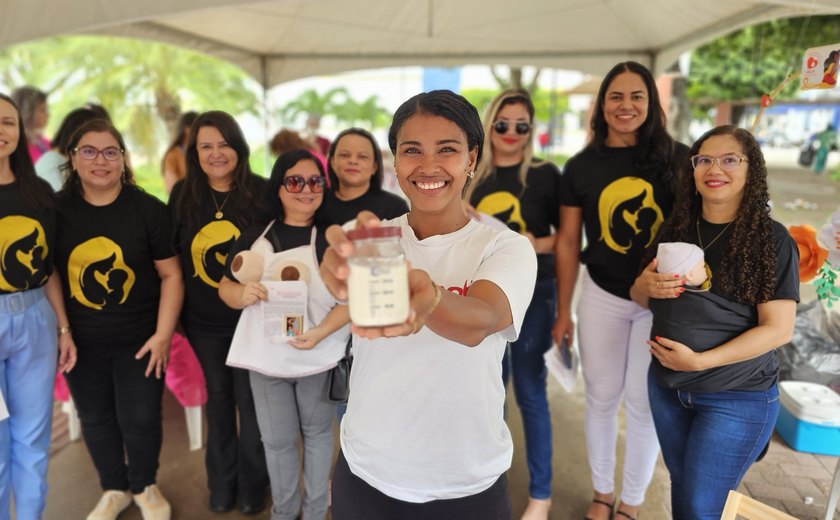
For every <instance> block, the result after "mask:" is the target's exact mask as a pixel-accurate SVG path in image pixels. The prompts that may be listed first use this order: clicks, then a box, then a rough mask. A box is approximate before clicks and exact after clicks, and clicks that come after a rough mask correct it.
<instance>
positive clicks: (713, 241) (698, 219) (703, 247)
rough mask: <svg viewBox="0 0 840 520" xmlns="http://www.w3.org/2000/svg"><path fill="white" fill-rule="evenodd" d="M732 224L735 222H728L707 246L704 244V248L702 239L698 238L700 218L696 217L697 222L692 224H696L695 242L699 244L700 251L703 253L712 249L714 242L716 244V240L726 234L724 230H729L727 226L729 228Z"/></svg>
mask: <svg viewBox="0 0 840 520" xmlns="http://www.w3.org/2000/svg"><path fill="white" fill-rule="evenodd" d="M733 222H735V221H734V220H730V221H729V223H728V224H726V226H724V228H723V229H722V230H721V231H720V233H718V234H717V236H715V238H713V239H712V241H711V242H709V243H708V244H706V245H705V246H704V245H703V239H702V238H700V216H699V215H698V216H697V220H696V221H695V222H694V223H695V224H696V228H697V241H698V242H700V249H702V250H703V251H705V250H706V249H708V248H710V247H712V244H714V243H715V242H717V239H719V238H720V237H721V235H723V234H724V233H726V230H727V229H729V226H731V225H732V223H733Z"/></svg>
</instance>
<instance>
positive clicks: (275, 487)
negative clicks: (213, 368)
mask: <svg viewBox="0 0 840 520" xmlns="http://www.w3.org/2000/svg"><path fill="white" fill-rule="evenodd" d="M325 186H326V177H325V176H324V170H323V166H322V165H321V162H320V161H319V160H318V159H317V158H316V157H315V155H313V154H312V152H310V151H308V150H293V151H289V152H286V153H284V154H283V155H281V156H280V157H279V158H278V159H277V161H276V162H275V163H274V167H273V168H272V170H271V178H270V180H269V182H268V193H267V197H268V200H269V206H270V210H271V213H272V215H273V216H274V220H272V221H271V223H269V225H268V226H258V227H254V228H251V229H249V230H246V231H244V232H243V233H242V235H241V236H240V237H239V239H238V240H237V241H236V244H234V246H233V249H232V250H231V251H230V253H229V255H228V265H227V267H226V269H225V275H224V276H223V277H222V282H221V285H220V286H219V296H220V297H221V298H222V300H223V301H224V302H225V303H226V304H228V305H229V306H230V307H232V308H234V309H245V310H244V311H243V312H242V315H241V317H240V318H239V320H240V321H239V325H238V326H237V330H236V334H235V335H234V338H233V346H232V347H231V354H230V356H229V358H228V363H229V364H231V365H234V366H239V367H241V368H247V369H249V371H250V377H251V388H252V390H253V393H254V402H255V404H256V410H257V420H258V422H259V425H260V432H261V433H262V441H263V444H264V446H265V458H266V463H267V466H268V475H269V478H270V480H271V495H272V499H273V505H272V508H271V517H272V518H276V519H287V518H288V519H293V518H297V517H298V515H301V516H302V518H307V519H312V520H316V519H323V518H324V517H325V516H326V513H327V504H328V496H329V495H328V494H329V492H328V486H327V482H328V480H329V474H330V468H331V466H332V459H333V457H332V455H333V431H332V421H333V415H334V413H335V403H332V402H330V401H329V400H328V399H327V383H328V376H329V370H330V369H331V368H333V367H334V366H335V365H336V363H337V362H338V361H339V360H340V359H341V358H342V357H343V356H344V348H345V345H346V343H347V338H348V336H349V328H348V327H347V323H348V321H349V313H348V310H347V306H346V305H339V304H338V302H337V300H336V299H335V298H333V296H332V295H330V293H329V291H327V289H326V287H325V286H324V283H323V282H322V281H321V277H320V276H319V273H318V264H319V262H320V260H321V258H322V257H323V254H324V251H325V250H326V247H327V243H326V239H325V237H324V229H323V228H320V227H318V226H317V225H315V224H314V218H315V211H316V210H317V209H318V206H320V205H321V201H322V199H323V193H324V188H325ZM240 251H242V252H245V251H248V252H249V253H250V254H252V255H258V256H259V257H260V258H261V260H260V262H261V264H262V266H263V269H261V271H262V275H261V276H260V277H259V278H260V280H259V281H254V280H247V279H245V278H244V277H243V282H244V283H240V282H239V281H237V278H236V276H237V275H236V273H237V272H241V271H240V270H239V268H240V267H241V266H240V265H239V262H240V261H241V260H242V258H241V257H237V256H236V255H237V253H239V252H240ZM278 282H279V283H278ZM283 282H290V283H288V284H283ZM292 282H304V284H305V287H306V292H305V293H303V294H304V295H305V296H301V292H300V291H301V289H300V287H297V286H296V285H295V284H294V283H292ZM275 284H276V285H275ZM269 287H276V289H277V291H278V292H279V291H281V290H282V291H283V292H287V293H295V292H297V294H298V296H297V297H296V298H297V299H294V300H292V301H291V302H289V301H286V303H285V305H286V308H289V307H291V308H292V309H294V308H295V307H296V306H300V312H301V314H300V315H298V314H297V313H296V312H292V311H288V310H286V311H285V312H286V313H290V312H291V314H290V315H289V316H285V319H282V318H280V317H278V320H279V322H278V325H280V326H281V327H282V326H286V324H287V323H289V324H290V325H291V327H288V326H286V327H285V328H281V329H280V330H278V331H277V333H276V334H275V335H267V334H265V333H264V330H265V329H264V327H263V326H254V324H255V323H259V324H262V313H263V306H262V305H258V304H260V302H268V301H269ZM284 288H285V289H284ZM292 298H294V296H293V297H292ZM272 300H275V301H276V299H275V298H272ZM284 301H285V300H284ZM303 309H305V311H304V310H303ZM278 312H283V311H278ZM289 317H292V320H291V321H289V320H288V318H289ZM301 322H302V323H303V325H304V327H303V333H302V334H297V332H298V330H296V329H298V328H299V326H300V324H301ZM289 333H291V334H292V336H289V335H288V334H289ZM299 440H302V444H303V488H304V490H303V497H302V498H301V490H300V477H299V473H298V442H299Z"/></svg>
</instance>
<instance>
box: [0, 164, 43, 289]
mask: <svg viewBox="0 0 840 520" xmlns="http://www.w3.org/2000/svg"><path fill="white" fill-rule="evenodd" d="M37 182H40V183H42V184H46V182H44V181H42V180H38V181H37ZM44 188H45V189H48V190H49V191H52V190H51V189H49V188H48V187H47V186H44ZM54 244H55V210H54V209H51V208H38V207H33V206H31V205H30V204H29V202H28V201H26V200H25V199H24V198H23V193H22V192H21V190H20V183H19V182H18V181H15V182H12V183H11V184H4V185H2V186H0V294H9V293H14V292H20V291H28V290H30V289H35V288H38V287H41V286H43V285H44V284H45V283H47V279H48V278H49V276H50V274H52V265H53V247H54Z"/></svg>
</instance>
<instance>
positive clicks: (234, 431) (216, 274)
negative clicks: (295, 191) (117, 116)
mask: <svg viewBox="0 0 840 520" xmlns="http://www.w3.org/2000/svg"><path fill="white" fill-rule="evenodd" d="M191 128H192V130H191V131H190V133H189V136H188V137H187V140H186V142H185V149H184V156H185V160H186V175H185V177H184V180H183V181H179V182H177V183H176V184H175V186H174V188H173V189H172V194H171V196H170V197H169V207H170V210H171V211H172V219H173V222H174V223H175V237H174V243H175V248H176V250H177V251H178V253H179V256H180V259H181V268H182V269H183V272H184V273H186V277H185V290H186V291H185V297H184V307H183V309H182V311H181V324H182V325H183V327H184V332H185V334H186V336H187V339H189V342H190V345H192V347H193V350H194V351H195V354H196V357H198V360H199V363H201V369H202V370H203V372H204V379H205V381H206V385H207V406H206V407H205V410H206V413H207V448H206V451H205V455H204V464H205V469H206V471H207V487H208V489H209V491H210V497H209V500H208V507H209V508H210V511H212V512H214V513H222V512H225V511H230V510H231V509H233V507H234V506H235V505H236V501H237V497H238V499H239V511H240V512H242V513H246V514H254V513H257V512H259V511H261V510H262V509H263V508H264V507H265V496H266V489H267V488H268V473H267V470H266V467H265V452H264V451H263V445H262V440H261V439H260V431H259V426H258V424H257V413H256V410H255V408H254V398H253V395H252V394H251V383H250V380H249V377H248V371H247V370H242V369H240V368H235V367H229V366H227V365H226V364H225V360H226V359H227V356H228V351H229V350H230V343H231V341H232V339H233V332H234V330H236V323H237V322H238V321H239V314H240V312H239V311H238V310H235V309H231V308H230V307H228V306H227V305H225V303H224V302H223V301H222V300H221V299H220V298H219V283H220V282H221V280H222V276H223V274H224V268H225V264H226V263H227V259H228V258H229V257H230V250H231V248H232V247H233V244H234V243H235V242H236V239H237V238H239V236H240V235H241V233H242V231H243V230H245V229H247V228H249V227H251V226H254V225H258V224H264V223H265V222H266V221H267V220H268V209H267V207H266V204H265V193H266V182H265V179H263V178H262V177H259V176H257V175H256V174H254V172H252V171H251V167H250V165H249V158H250V149H249V147H248V143H247V142H246V141H245V136H244V135H243V133H242V130H241V129H240V127H239V125H238V124H237V122H236V120H235V119H234V118H233V117H231V116H230V115H229V114H227V113H225V112H221V111H216V110H214V111H210V112H204V113H203V114H200V115H198V116H197V117H196V118H195V121H194V124H193V125H192V126H191Z"/></svg>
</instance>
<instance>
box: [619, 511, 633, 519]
mask: <svg viewBox="0 0 840 520" xmlns="http://www.w3.org/2000/svg"><path fill="white" fill-rule="evenodd" d="M615 515H616V516H618V515H621V516H623V517H626V518H629V519H630V520H636V519H635V518H633V517H632V516H630V515H629V514H628V513H625V512H624V511H616V512H615Z"/></svg>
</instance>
